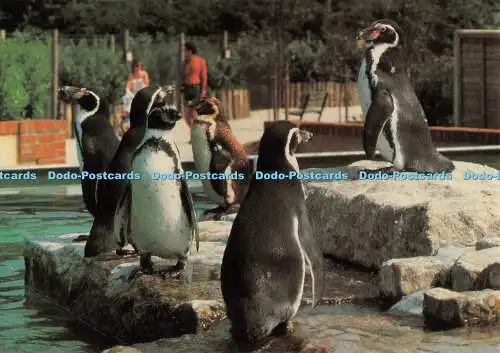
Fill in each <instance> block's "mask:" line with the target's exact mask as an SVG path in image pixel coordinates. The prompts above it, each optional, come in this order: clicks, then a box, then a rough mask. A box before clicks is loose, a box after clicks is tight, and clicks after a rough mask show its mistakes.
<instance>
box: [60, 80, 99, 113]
mask: <svg viewBox="0 0 500 353" xmlns="http://www.w3.org/2000/svg"><path fill="white" fill-rule="evenodd" d="M58 96H59V99H60V100H62V101H63V102H65V103H68V104H70V103H75V102H76V103H78V105H80V107H81V108H82V109H83V110H86V111H88V112H90V111H93V112H96V111H97V110H98V109H99V105H100V103H101V99H100V98H99V96H98V95H97V94H96V93H94V92H92V91H91V90H89V89H86V88H80V87H74V86H63V87H61V88H59V92H58Z"/></svg>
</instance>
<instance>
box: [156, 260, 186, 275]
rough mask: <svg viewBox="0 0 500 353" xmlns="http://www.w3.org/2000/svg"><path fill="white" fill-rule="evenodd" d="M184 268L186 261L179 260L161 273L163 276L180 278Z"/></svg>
mask: <svg viewBox="0 0 500 353" xmlns="http://www.w3.org/2000/svg"><path fill="white" fill-rule="evenodd" d="M185 268H186V261H185V260H179V261H177V263H176V264H175V265H174V266H172V267H170V268H169V269H168V270H167V271H166V272H163V273H162V276H163V278H167V277H168V278H180V277H181V276H182V272H183V271H184V269H185Z"/></svg>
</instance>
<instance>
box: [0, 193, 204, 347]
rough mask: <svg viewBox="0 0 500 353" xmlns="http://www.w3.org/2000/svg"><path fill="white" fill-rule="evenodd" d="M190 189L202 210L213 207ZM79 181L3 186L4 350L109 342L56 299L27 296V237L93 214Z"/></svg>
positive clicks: (0, 275) (0, 342) (0, 297)
mask: <svg viewBox="0 0 500 353" xmlns="http://www.w3.org/2000/svg"><path fill="white" fill-rule="evenodd" d="M190 189H191V190H192V191H193V193H194V195H195V199H196V201H197V202H196V205H197V210H198V212H202V210H203V209H205V208H209V207H212V206H211V205H210V204H208V203H207V202H206V201H205V200H204V199H203V196H202V195H200V191H201V185H198V184H192V185H190ZM83 207H84V206H83V202H82V197H81V192H80V186H79V185H68V186H50V185H49V186H37V187H32V188H29V187H27V188H20V189H6V188H3V189H2V188H0V210H1V211H0V310H1V312H2V316H1V317H2V319H1V320H0V352H2V353H11V352H12V353H15V352H20V353H21V352H29V353H31V352H44V353H69V352H75V353H80V352H82V353H83V352H85V353H87V352H101V350H102V349H104V348H106V347H108V346H109V345H110V343H112V342H109V341H107V340H106V339H104V338H103V337H101V336H99V335H98V334H96V333H95V332H93V330H90V329H88V330H87V329H85V323H83V322H79V323H78V322H74V321H73V320H74V318H72V317H71V315H70V314H69V313H67V312H65V310H64V309H63V308H60V307H57V306H56V305H55V304H54V303H53V302H50V301H48V300H44V299H43V298H37V302H26V301H25V297H24V260H23V257H22V253H23V246H24V238H25V237H29V236H35V235H40V236H51V235H55V234H65V233H80V232H82V233H86V232H88V230H89V229H90V226H91V224H92V219H91V216H90V215H89V214H88V213H87V212H86V211H85V210H84V209H83Z"/></svg>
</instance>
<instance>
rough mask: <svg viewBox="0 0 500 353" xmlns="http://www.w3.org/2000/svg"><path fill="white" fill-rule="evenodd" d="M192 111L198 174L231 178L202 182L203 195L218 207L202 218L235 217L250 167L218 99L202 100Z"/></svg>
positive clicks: (250, 171) (206, 98)
mask: <svg viewBox="0 0 500 353" xmlns="http://www.w3.org/2000/svg"><path fill="white" fill-rule="evenodd" d="M194 108H195V110H196V113H197V117H196V118H195V119H194V124H193V126H192V128H191V145H192V148H193V159H194V163H195V166H196V170H197V172H199V173H207V172H210V173H217V174H225V175H230V174H232V175H231V176H230V177H226V178H210V180H202V183H203V190H204V191H205V194H206V195H207V196H208V198H209V199H210V200H211V201H212V202H213V203H215V204H218V205H219V206H218V207H216V208H214V209H211V210H207V211H205V214H207V213H218V217H220V216H221V215H222V214H224V213H234V212H236V211H237V210H238V208H239V204H240V203H241V200H242V199H243V198H244V196H245V194H246V191H247V189H248V185H249V180H250V177H251V175H252V171H253V170H252V165H251V163H250V161H249V159H248V157H247V155H246V153H245V150H244V148H243V146H242V145H241V144H240V143H239V142H238V141H237V140H236V137H235V136H234V134H233V132H232V131H231V127H230V125H229V124H228V122H227V119H226V117H225V115H224V113H223V111H222V105H221V102H220V101H219V100H218V99H216V98H215V97H205V98H201V99H200V100H198V102H196V103H195V107H194ZM236 175H239V176H240V178H236Z"/></svg>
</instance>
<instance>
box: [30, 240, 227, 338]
mask: <svg viewBox="0 0 500 353" xmlns="http://www.w3.org/2000/svg"><path fill="white" fill-rule="evenodd" d="M76 236H77V235H70V236H60V237H52V238H49V237H40V238H30V239H27V240H26V245H25V249H24V259H25V266H26V269H25V271H26V275H25V287H26V294H27V296H28V297H33V296H35V297H36V296H39V295H42V296H44V297H49V298H51V299H52V300H54V301H56V302H57V303H58V305H60V306H62V307H64V308H66V309H67V310H68V311H69V312H71V313H72V314H73V315H74V316H75V317H78V318H79V319H80V320H82V321H84V322H86V323H87V324H89V325H90V326H92V327H94V328H96V329H97V330H99V332H101V333H102V334H105V335H107V336H109V337H114V338H115V339H116V340H118V341H121V342H125V343H133V342H140V341H149V340H154V339H158V338H162V337H177V336H180V335H183V334H190V333H197V332H200V331H203V330H206V329H208V328H210V327H212V326H213V325H214V324H215V323H217V322H219V321H220V320H221V319H222V318H223V317H224V316H225V306H224V302H223V301H222V298H221V293H220V282H219V277H220V264H221V259H222V254H223V252H224V249H225V243H223V242H218V241H211V242H207V241H205V242H200V248H199V250H200V251H199V253H197V252H196V249H195V246H194V245H193V247H192V250H191V256H190V260H189V264H188V266H187V270H186V276H185V277H183V278H181V279H175V278H170V277H168V276H167V277H166V278H162V276H159V275H139V276H135V275H134V270H136V269H137V268H138V267H139V259H138V257H137V256H132V257H117V256H115V255H102V256H99V257H96V258H85V257H84V256H83V250H84V246H85V243H83V242H74V239H75V237H76ZM153 263H154V266H155V269H159V270H161V269H162V268H163V269H164V268H165V266H169V265H173V264H174V263H175V261H174V262H170V261H165V260H161V259H159V258H156V257H153Z"/></svg>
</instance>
